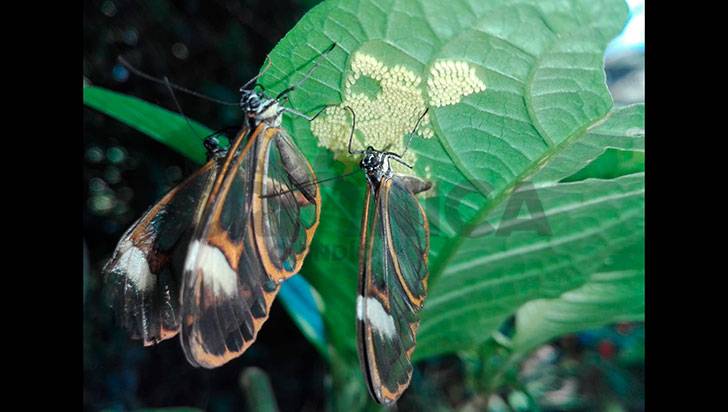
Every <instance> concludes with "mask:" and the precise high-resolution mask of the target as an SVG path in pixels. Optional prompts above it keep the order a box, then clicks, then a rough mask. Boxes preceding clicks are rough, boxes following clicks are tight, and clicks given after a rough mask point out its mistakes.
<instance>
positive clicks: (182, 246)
mask: <svg viewBox="0 0 728 412" xmlns="http://www.w3.org/2000/svg"><path fill="white" fill-rule="evenodd" d="M217 171H218V167H217V164H216V163H215V162H214V161H209V162H208V163H207V164H205V165H204V166H203V167H202V168H200V169H199V170H198V171H197V172H196V173H195V174H193V175H192V176H190V177H189V178H187V179H186V180H185V181H183V182H182V183H180V184H179V185H177V186H176V187H175V188H173V189H172V190H171V191H170V192H168V193H167V194H166V195H165V196H164V197H163V198H162V199H161V200H160V201H159V202H157V203H156V204H155V205H154V206H152V207H151V208H150V209H149V210H147V211H146V212H145V213H144V215H143V216H142V217H140V218H139V219H138V220H137V221H136V222H135V223H134V224H133V225H132V226H131V227H130V228H129V229H128V230H127V231H126V233H125V234H124V236H122V238H121V240H120V241H119V244H118V245H117V247H116V249H115V251H114V254H113V255H112V257H111V259H110V260H109V262H108V263H107V264H106V266H105V267H104V269H103V271H104V273H105V274H106V284H107V292H108V297H109V300H110V302H111V303H112V305H113V306H114V308H115V312H116V316H117V318H118V320H119V322H120V323H121V324H122V326H123V327H124V328H125V329H127V331H128V332H129V333H130V335H131V337H132V338H134V339H142V340H143V342H144V345H145V346H147V345H152V344H155V343H157V342H159V341H161V340H164V339H168V338H171V337H173V336H175V335H176V334H177V332H178V330H179V284H180V281H181V280H180V278H179V274H180V273H181V267H182V262H183V260H184V255H185V253H186V251H187V245H188V240H189V237H190V235H191V232H192V228H193V227H194V226H195V224H196V222H197V220H198V218H199V209H200V207H201V204H202V203H203V202H204V198H205V194H206V193H208V192H209V188H210V186H211V185H212V182H213V181H214V179H215V177H216V175H217ZM201 199H202V200H201Z"/></svg>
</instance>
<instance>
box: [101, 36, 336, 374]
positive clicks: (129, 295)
mask: <svg viewBox="0 0 728 412" xmlns="http://www.w3.org/2000/svg"><path fill="white" fill-rule="evenodd" d="M334 46H335V44H334V45H332V46H331V47H329V48H328V49H327V50H326V51H324V52H323V53H322V56H323V54H325V53H328V52H329V51H331V50H332V49H333V47H334ZM320 57H321V56H320ZM319 62H320V58H319V60H318V61H317V62H315V63H314V65H313V67H312V68H311V70H309V72H308V73H307V75H306V76H305V77H304V78H303V80H301V82H302V81H304V80H306V79H307V78H308V76H309V75H310V74H311V73H312V72H313V70H314V69H315V68H316V67H317V65H318V63H319ZM268 67H269V66H268ZM261 75H262V73H261V74H259V75H258V76H256V77H255V78H253V79H251V80H250V81H249V82H248V83H246V85H244V86H243V87H242V88H241V93H242V97H241V100H240V108H241V109H242V110H243V112H244V115H245V119H246V120H245V123H244V124H243V126H242V128H241V129H240V131H239V132H238V133H237V135H236V137H235V138H234V139H233V140H231V144H230V146H229V147H228V148H223V147H221V145H220V144H219V143H218V140H217V138H215V137H214V136H212V137H208V138H207V139H205V141H204V144H205V147H206V149H207V151H208V161H207V163H206V164H205V165H204V166H202V168H200V169H199V170H198V171H197V172H196V173H194V174H193V175H192V176H190V177H188V178H187V179H186V180H184V181H183V182H182V183H180V184H179V185H177V186H176V187H175V188H173V189H172V190H171V191H170V192H169V193H167V194H166V195H165V196H164V197H163V198H162V199H161V200H160V201H159V202H157V204H155V205H154V206H152V207H151V208H150V209H149V210H147V211H146V212H145V213H144V215H142V217H141V218H139V220H137V221H136V222H135V223H134V224H133V225H132V226H131V227H130V228H129V229H128V230H127V231H126V233H125V234H124V235H123V236H122V238H121V240H120V241H119V244H118V245H117V247H116V250H115V251H114V253H113V255H112V257H111V259H110V260H109V262H108V263H107V264H106V266H105V267H104V272H105V274H106V276H107V282H108V284H109V292H110V299H111V302H112V305H113V306H114V307H115V309H116V312H117V318H118V319H119V321H120V323H121V324H122V325H123V326H124V327H125V328H126V329H127V330H128V331H129V333H130V334H131V336H132V338H137V339H142V340H143V342H144V345H145V346H148V345H153V344H156V343H157V342H159V341H161V340H164V339H169V338H171V337H173V336H175V335H176V334H177V333H178V332H180V341H181V343H182V348H183V350H184V353H185V356H186V358H187V360H188V361H189V362H190V364H192V365H193V366H202V367H205V368H215V367H218V366H220V365H222V364H224V363H226V362H228V361H229V360H231V359H233V358H236V357H238V356H240V355H241V354H242V353H243V352H244V351H245V350H246V349H247V348H248V347H249V346H250V345H251V344H252V343H253V342H254V341H255V339H256V335H257V333H258V331H259V330H260V328H261V326H262V325H263V323H264V322H265V321H266V319H267V318H268V313H269V311H270V307H271V304H272V302H273V299H274V298H275V296H276V295H277V293H278V290H279V288H280V283H281V282H282V281H283V280H285V279H286V278H288V277H290V276H292V275H294V274H295V273H297V272H298V270H299V269H300V268H301V265H302V264H303V261H304V258H305V257H306V255H307V253H308V251H309V246H310V244H311V240H312V238H313V235H314V232H315V231H316V228H317V226H318V223H319V212H320V208H321V195H320V193H319V190H318V185H315V184H314V185H312V184H310V182H314V181H315V175H314V172H313V170H312V168H311V165H310V164H309V162H308V161H307V160H306V158H305V157H304V156H303V154H302V153H301V152H300V151H299V149H298V148H297V147H296V146H295V145H294V144H293V142H292V141H291V139H290V137H289V136H288V134H287V133H286V132H285V130H284V129H282V128H281V118H282V115H283V113H284V112H291V113H293V114H296V115H301V116H304V117H306V118H308V117H307V116H305V115H303V114H301V113H298V112H296V111H294V110H292V109H289V108H286V107H284V106H282V105H281V104H280V103H279V100H280V99H282V98H283V97H284V96H286V94H287V93H289V92H290V91H292V90H293V89H295V87H297V86H298V84H300V82H299V83H298V84H297V85H296V86H293V87H290V88H288V89H286V90H284V91H283V92H282V93H280V94H279V95H278V96H277V97H276V98H273V99H271V98H267V97H266V96H265V95H264V94H262V93H258V92H256V91H254V89H255V83H256V81H257V79H258V78H259V77H260V76H261ZM145 77H147V78H150V76H145ZM152 80H155V81H159V80H158V79H154V78H152ZM165 84H166V85H167V86H168V87H170V84H169V83H168V82H166V79H165ZM249 86H252V87H250V88H249ZM175 88H177V89H180V90H182V91H185V92H189V91H188V90H186V89H183V88H180V87H179V86H175ZM309 120H310V119H309Z"/></svg>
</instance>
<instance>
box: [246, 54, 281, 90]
mask: <svg viewBox="0 0 728 412" xmlns="http://www.w3.org/2000/svg"><path fill="white" fill-rule="evenodd" d="M265 61H266V62H268V63H266V65H265V68H264V69H263V70H262V71H261V72H260V73H258V74H256V75H255V77H253V78H252V79H250V80H248V81H247V83H245V84H244V85H243V86H242V87H241V88H240V91H241V92H242V91H243V90H245V89H247V88H248V86H250V85H251V84H253V83H255V82H256V80H258V79H260V76H262V75H264V74H265V72H267V71H268V69H270V66H271V65H272V64H273V62H272V61H271V59H270V56H269V55H266V56H265ZM256 85H257V83H256ZM253 87H255V86H253ZM260 87H263V86H260ZM263 90H265V87H263Z"/></svg>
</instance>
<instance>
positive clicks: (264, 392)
mask: <svg viewBox="0 0 728 412" xmlns="http://www.w3.org/2000/svg"><path fill="white" fill-rule="evenodd" d="M240 387H241V388H242V389H243V392H244V393H245V400H246V404H247V406H248V410H249V411H252V412H276V411H278V403H277V402H276V397H275V394H274V393H273V387H272V386H271V384H270V379H269V378H268V374H266V373H265V371H263V370H262V369H260V368H257V367H254V366H251V367H248V368H245V370H244V371H243V373H241V374H240Z"/></svg>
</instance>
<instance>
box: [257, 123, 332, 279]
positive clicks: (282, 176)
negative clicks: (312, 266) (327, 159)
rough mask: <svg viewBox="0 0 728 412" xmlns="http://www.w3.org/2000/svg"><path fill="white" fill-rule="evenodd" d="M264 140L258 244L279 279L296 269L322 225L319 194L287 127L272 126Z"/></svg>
mask: <svg viewBox="0 0 728 412" xmlns="http://www.w3.org/2000/svg"><path fill="white" fill-rule="evenodd" d="M261 140H262V142H263V143H264V144H262V145H261V146H260V149H261V150H263V153H261V155H260V156H259V158H260V159H262V161H261V162H259V163H258V164H257V168H258V170H257V172H256V175H255V176H256V181H255V185H256V187H255V190H256V193H260V194H261V195H260V196H254V197H253V203H252V207H253V222H254V225H253V227H254V232H255V237H256V242H257V243H256V244H257V247H258V251H259V253H260V255H261V261H262V263H263V266H264V267H265V269H266V272H267V273H268V274H269V275H270V276H272V277H273V279H274V280H276V281H281V280H285V279H286V278H288V277H290V276H292V275H293V274H295V273H297V272H298V270H299V269H300V268H301V265H302V264H303V259H304V257H305V256H306V254H307V253H308V249H309V245H310V244H311V239H312V238H313V234H314V232H315V230H316V227H317V226H318V222H319V214H320V207H321V196H320V193H319V189H318V185H316V184H311V183H312V182H315V179H316V176H315V175H314V173H313V170H312V169H311V165H310V164H309V163H308V161H307V160H306V159H305V157H304V156H303V154H302V153H301V152H300V151H299V150H298V149H297V148H296V146H295V145H294V144H292V143H291V141H290V139H289V137H288V136H287V135H286V133H285V131H284V130H283V129H279V128H269V129H267V130H266V131H265V133H264V134H263V136H262V137H261Z"/></svg>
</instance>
